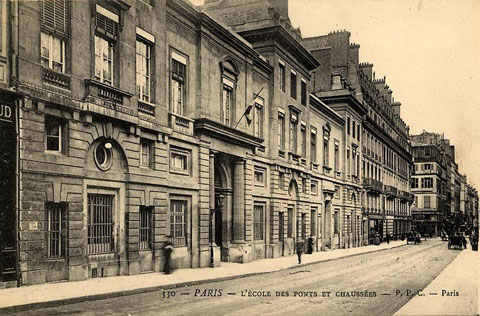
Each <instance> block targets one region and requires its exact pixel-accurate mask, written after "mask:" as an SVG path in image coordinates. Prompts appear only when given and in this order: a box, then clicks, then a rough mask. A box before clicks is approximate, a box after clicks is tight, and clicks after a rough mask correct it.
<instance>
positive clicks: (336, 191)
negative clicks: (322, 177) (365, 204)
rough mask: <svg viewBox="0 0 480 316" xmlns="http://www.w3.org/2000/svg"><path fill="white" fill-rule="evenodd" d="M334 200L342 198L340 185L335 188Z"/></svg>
mask: <svg viewBox="0 0 480 316" xmlns="http://www.w3.org/2000/svg"><path fill="white" fill-rule="evenodd" d="M334 198H336V199H339V198H340V186H338V185H336V186H335V193H334Z"/></svg>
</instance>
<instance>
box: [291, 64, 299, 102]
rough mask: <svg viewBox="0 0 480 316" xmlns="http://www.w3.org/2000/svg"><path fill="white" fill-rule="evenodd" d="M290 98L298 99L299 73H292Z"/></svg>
mask: <svg viewBox="0 0 480 316" xmlns="http://www.w3.org/2000/svg"><path fill="white" fill-rule="evenodd" d="M290 96H291V97H292V98H294V99H297V73H296V72H294V71H292V72H290Z"/></svg>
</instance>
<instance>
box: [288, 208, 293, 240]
mask: <svg viewBox="0 0 480 316" xmlns="http://www.w3.org/2000/svg"><path fill="white" fill-rule="evenodd" d="M287 216H288V218H287V221H288V223H287V224H288V225H287V237H290V238H291V237H293V209H291V208H289V209H288V214H287Z"/></svg>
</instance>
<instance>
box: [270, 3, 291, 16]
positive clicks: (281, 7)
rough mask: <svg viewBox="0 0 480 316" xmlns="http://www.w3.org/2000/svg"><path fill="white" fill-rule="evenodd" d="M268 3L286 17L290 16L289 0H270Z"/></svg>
mask: <svg viewBox="0 0 480 316" xmlns="http://www.w3.org/2000/svg"><path fill="white" fill-rule="evenodd" d="M268 4H269V6H270V7H272V8H273V9H274V10H275V12H276V13H277V14H278V15H280V16H283V17H284V18H288V17H289V16H288V0H268Z"/></svg>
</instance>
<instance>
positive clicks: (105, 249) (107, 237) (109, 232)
mask: <svg viewBox="0 0 480 316" xmlns="http://www.w3.org/2000/svg"><path fill="white" fill-rule="evenodd" d="M113 198H114V196H113V195H105V194H89V195H88V217H87V223H88V253H89V254H101V253H109V252H112V251H113V246H114V240H113V225H114V224H113Z"/></svg>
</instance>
